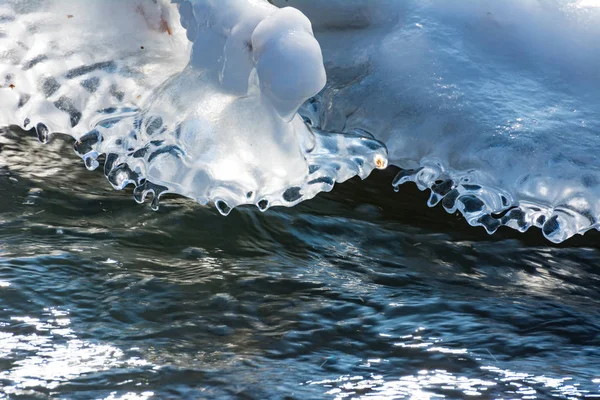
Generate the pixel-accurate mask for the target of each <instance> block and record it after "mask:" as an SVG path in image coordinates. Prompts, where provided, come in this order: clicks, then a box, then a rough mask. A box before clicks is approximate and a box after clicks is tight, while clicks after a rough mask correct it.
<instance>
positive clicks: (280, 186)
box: [0, 0, 600, 242]
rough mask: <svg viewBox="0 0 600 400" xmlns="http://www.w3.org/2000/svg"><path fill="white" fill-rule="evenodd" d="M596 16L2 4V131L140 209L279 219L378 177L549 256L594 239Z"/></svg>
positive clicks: (476, 2) (487, 3) (599, 30)
mask: <svg viewBox="0 0 600 400" xmlns="http://www.w3.org/2000/svg"><path fill="white" fill-rule="evenodd" d="M599 5H600V2H599V1H597V0H543V1H542V0H503V1H497V0H465V1H462V2H456V1H451V0H435V1H434V0H406V1H397V0H380V1H377V2H374V1H370V0H270V1H267V0H192V1H190V0H187V1H183V0H177V1H174V4H171V3H168V2H167V1H166V0H165V1H162V0H161V1H153V0H132V1H127V2H123V1H118V0H109V1H99V0H97V1H89V2H80V1H77V0H52V1H50V0H49V1H44V2H39V1H34V0H9V1H6V0H5V1H4V2H2V1H0V85H2V87H0V125H8V124H17V125H20V126H21V127H24V128H30V127H35V128H36V129H37V132H38V135H39V136H40V139H41V140H46V139H47V138H48V135H49V134H50V133H52V132H62V133H67V134H69V135H71V136H73V137H75V138H76V139H77V142H76V146H75V147H76V150H77V152H78V153H79V154H80V155H81V156H82V157H83V158H84V160H85V162H86V165H87V166H88V167H89V168H95V167H96V166H98V161H97V158H98V157H99V155H100V154H106V162H105V172H106V174H107V176H108V178H109V180H110V181H111V183H112V184H113V185H114V186H115V187H117V188H122V187H124V186H125V185H127V184H129V183H133V184H135V185H136V191H135V193H136V198H137V199H138V200H140V201H141V200H143V198H144V196H145V195H146V194H147V193H148V192H154V193H155V194H157V195H160V193H163V192H174V193H178V194H182V195H185V196H188V197H191V198H194V199H196V200H197V201H199V202H202V203H206V202H214V203H215V204H216V205H217V207H218V208H219V209H220V211H221V212H222V213H225V214H226V213H227V212H229V210H230V209H231V208H232V207H235V206H237V205H240V204H250V203H251V204H256V205H258V206H259V207H260V208H261V209H266V208H267V207H268V206H270V205H288V206H289V205H293V204H296V203H297V202H299V201H301V200H304V199H308V198H311V197H313V196H314V195H315V194H316V193H318V192H319V191H322V190H330V189H331V187H332V185H333V183H334V182H342V181H344V180H345V179H348V178H350V177H352V176H355V175H359V176H361V177H363V178H364V177H366V176H367V175H368V174H369V173H370V172H371V170H372V169H373V168H375V167H385V166H386V165H387V162H388V161H389V162H390V163H391V164H394V165H396V166H399V167H400V168H402V170H401V172H400V174H399V175H398V177H397V178H396V180H395V181H394V183H393V184H394V186H395V187H396V188H397V187H398V186H399V185H400V184H401V183H404V182H407V181H413V182H416V183H417V185H418V186H419V187H420V188H421V189H423V190H425V189H429V190H431V198H430V201H429V204H430V205H431V206H433V205H435V204H438V203H441V204H442V205H443V207H444V208H446V209H447V210H448V211H449V212H456V211H459V212H461V213H462V214H463V215H464V216H465V218H466V219H467V220H468V222H469V223H470V224H471V225H480V226H484V227H485V228H486V229H487V230H488V232H494V231H495V230H496V229H497V228H498V227H499V226H501V225H506V226H509V227H512V228H515V229H517V230H520V231H523V230H526V229H528V228H529V227H531V226H536V227H539V228H541V229H542V232H543V234H544V235H545V236H546V237H547V238H548V239H550V240H552V241H554V242H560V241H562V240H565V239H567V238H568V237H570V236H572V235H574V234H576V233H583V232H585V231H587V230H589V229H593V228H596V229H599V228H600V223H599V222H598V218H599V217H600V160H599V158H598V153H599V151H600V141H599V134H600V116H599V112H598V110H599V109H600V90H599V89H600V42H599V41H598V40H597V38H598V37H600V7H599ZM292 7H294V8H292ZM313 35H314V36H313ZM315 38H316V40H315ZM326 79H327V80H326ZM324 85H325V87H324V88H323V86H324ZM322 88H323V89H322ZM321 89H322V90H321ZM157 197H158V196H155V198H157Z"/></svg>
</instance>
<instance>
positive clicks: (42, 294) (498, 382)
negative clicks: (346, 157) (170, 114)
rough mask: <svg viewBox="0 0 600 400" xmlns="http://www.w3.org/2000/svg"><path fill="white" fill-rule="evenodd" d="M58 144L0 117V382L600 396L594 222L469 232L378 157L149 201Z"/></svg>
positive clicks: (320, 394)
mask: <svg viewBox="0 0 600 400" xmlns="http://www.w3.org/2000/svg"><path fill="white" fill-rule="evenodd" d="M71 146H72V142H71V140H62V139H60V138H56V139H55V140H53V141H52V142H51V143H49V144H47V145H41V144H39V143H37V141H36V140H35V139H34V137H33V136H31V134H25V133H24V132H20V133H18V132H8V131H2V132H0V199H1V200H0V387H1V388H2V389H1V390H0V398H6V399H30V398H35V399H37V398H42V399H43V398H53V399H54V398H55V399H92V398H97V399H105V398H107V399H146V398H156V399H176V398H190V399H196V398H245V399H270V398H274V399H278V398H287V399H292V398H310V399H334V398H386V399H387V398H419V399H422V398H441V397H445V398H451V399H453V398H507V399H508V398H519V399H534V398H555V397H556V398H573V399H575V398H577V399H580V398H593V397H600V291H599V289H600V250H599V249H600V248H599V247H598V246H597V243H598V237H599V236H600V234H598V233H597V232H590V234H588V235H586V236H585V237H583V238H581V237H579V238H575V239H574V240H570V241H567V242H566V243H564V244H563V245H561V246H556V245H551V244H549V243H548V242H546V241H545V240H544V239H543V238H542V237H541V234H540V232H539V231H533V232H531V233H527V234H525V235H522V234H518V233H516V232H514V231H511V230H509V229H508V228H506V230H505V231H503V230H502V229H501V230H500V231H499V232H498V233H497V234H496V235H494V236H488V235H487V234H486V233H485V231H484V230H483V229H482V228H471V227H468V226H467V224H466V222H464V221H463V219H462V218H461V217H457V216H455V215H448V214H446V213H445V212H444V211H443V210H441V209H433V210H430V209H427V208H426V207H424V206H422V204H424V203H425V201H424V198H425V199H426V198H427V195H426V194H424V193H420V192H417V191H416V189H414V188H413V187H409V186H403V187H401V190H400V192H399V193H394V191H393V190H392V188H391V186H390V185H389V182H390V181H391V176H393V174H394V171H384V172H378V173H375V174H374V175H372V176H371V177H370V178H369V179H368V180H367V181H366V182H363V183H360V182H358V181H351V182H349V183H346V184H343V185H338V186H336V187H335V189H334V190H333V192H331V193H328V194H321V195H319V196H318V197H317V198H316V199H314V200H312V201H309V202H306V203H302V204H300V205H299V206H297V207H294V208H291V209H285V208H273V209H270V210H269V211H268V212H266V213H261V212H260V211H259V210H257V209H256V208H255V207H249V208H243V207H242V208H238V209H236V210H234V211H233V212H232V213H231V215H229V216H228V217H222V216H221V215H219V214H218V212H217V211H216V210H215V209H214V208H206V207H202V206H199V205H197V204H195V203H194V202H192V201H190V200H186V199H182V198H172V199H170V200H169V199H165V201H163V203H162V206H161V208H160V210H159V211H158V212H152V211H151V210H150V209H149V206H148V205H147V204H146V205H144V206H140V205H138V204H136V203H135V202H134V201H133V199H132V194H131V191H130V190H129V191H128V190H125V191H122V192H117V191H113V190H112V188H110V186H109V184H108V183H107V181H106V180H105V178H104V176H103V175H102V173H101V172H100V169H99V170H97V171H95V172H88V171H86V170H85V168H83V166H82V165H81V160H80V159H79V158H78V157H76V156H75V155H74V154H73V151H72V149H71ZM477 396H478V397H477Z"/></svg>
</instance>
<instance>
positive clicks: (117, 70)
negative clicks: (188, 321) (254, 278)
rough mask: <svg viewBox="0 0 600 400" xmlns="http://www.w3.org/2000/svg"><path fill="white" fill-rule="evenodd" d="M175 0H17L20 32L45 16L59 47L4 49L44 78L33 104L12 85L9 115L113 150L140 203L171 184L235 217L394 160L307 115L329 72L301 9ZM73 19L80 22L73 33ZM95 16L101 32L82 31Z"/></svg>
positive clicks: (91, 155)
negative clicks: (243, 207) (303, 112)
mask: <svg viewBox="0 0 600 400" xmlns="http://www.w3.org/2000/svg"><path fill="white" fill-rule="evenodd" d="M175 3H176V5H171V4H169V3H167V2H166V1H158V2H157V1H153V0H136V1H132V2H118V1H108V2H106V3H103V2H98V4H96V3H95V2H93V6H90V7H84V6H81V5H78V2H74V1H73V2H70V1H65V2H59V1H56V2H48V3H45V4H44V3H42V4H40V3H39V2H35V1H31V2H25V3H23V2H20V1H15V2H9V5H8V7H6V9H7V10H6V12H7V13H8V14H9V15H10V18H8V19H4V20H1V21H6V22H5V25H6V29H3V32H4V31H5V30H6V31H7V32H8V34H7V37H8V38H9V40H10V41H14V40H16V38H13V37H12V35H13V33H12V32H15V31H16V30H17V27H18V26H19V24H27V23H28V21H31V20H35V21H36V24H37V27H36V29H35V32H37V33H38V36H39V37H38V38H37V39H38V40H40V41H42V42H44V41H46V42H48V43H49V45H48V46H47V48H46V49H45V50H44V51H43V52H42V53H40V54H37V53H35V52H33V53H32V54H30V53H28V54H21V53H19V51H20V50H18V49H16V50H15V52H14V53H6V54H3V55H0V68H1V69H0V72H6V73H12V74H13V75H14V76H17V79H16V81H18V82H21V81H29V82H32V85H30V86H28V87H27V91H26V92H25V93H23V95H25V94H27V95H29V96H30V100H29V104H30V105H31V104H32V105H34V106H33V107H30V106H27V107H20V106H19V104H20V103H19V101H18V97H15V96H13V97H14V99H13V100H11V101H13V102H14V103H15V104H14V105H13V104H12V103H11V105H10V107H12V108H8V110H9V111H10V112H9V113H6V112H5V111H4V110H3V111H2V119H1V121H0V122H1V123H17V124H20V125H21V126H22V127H25V128H27V127H31V126H34V127H36V129H37V131H38V135H39V136H40V138H41V139H43V140H46V139H48V138H49V137H50V135H51V134H52V133H53V132H62V133H67V134H70V135H72V136H73V137H75V138H76V139H77V142H76V144H75V150H76V152H77V153H78V154H79V155H80V156H81V157H82V158H83V159H84V161H85V165H86V166H87V167H88V168H89V169H94V168H97V167H98V166H99V164H100V162H99V157H100V155H102V154H104V155H105V157H106V159H105V163H104V171H105V174H106V176H107V177H108V179H109V181H110V182H111V184H112V185H113V186H114V187H115V188H118V189H122V188H124V187H125V186H127V185H129V184H133V185H135V186H136V189H135V191H134V196H135V198H136V200H138V201H140V202H141V201H143V200H144V198H145V197H146V196H147V195H148V194H153V195H154V200H153V207H157V205H158V198H159V197H160V195H162V194H163V193H177V194H181V195H184V196H187V197H190V198H193V199H195V200H197V201H198V202H200V203H203V204H204V203H209V202H212V203H214V204H215V205H216V206H217V208H218V209H219V211H220V212H221V213H223V214H227V213H229V212H230V211H231V209H232V208H233V207H235V206H238V205H240V204H255V205H257V206H258V207H259V208H260V209H261V210H266V209H267V208H268V207H270V206H273V205H285V206H291V205H294V204H296V203H298V202H300V201H302V200H304V199H308V198H311V197H313V196H315V195H316V194H317V193H318V192H320V191H324V190H331V188H332V187H333V185H334V183H335V182H342V181H344V180H346V179H349V178H351V177H353V176H356V175H359V176H361V177H362V178H365V177H366V176H367V175H368V174H369V173H370V172H371V170H372V169H373V168H375V167H380V168H381V167H384V166H385V165H386V160H387V153H386V149H385V146H383V145H382V144H381V143H380V142H377V141H376V140H373V139H372V138H369V137H366V136H365V135H361V134H360V133H359V132H348V133H345V134H339V133H336V134H334V133H328V132H323V131H321V130H318V129H312V128H311V127H310V124H311V121H310V119H308V118H306V119H303V118H301V117H300V116H299V115H298V113H297V111H298V108H299V107H300V106H301V105H302V104H303V103H305V102H306V100H307V99H309V98H310V97H312V96H313V95H315V94H316V93H317V92H319V90H321V88H322V87H323V86H324V84H325V81H326V76H325V70H324V67H323V59H322V55H321V50H320V46H319V44H318V42H317V41H316V40H315V38H314V36H313V32H312V27H311V24H310V21H309V20H308V19H307V18H306V17H305V16H304V15H303V14H302V13H301V12H299V11H298V10H296V9H293V8H282V9H279V8H277V7H275V6H273V5H271V4H269V3H268V2H267V1H266V0H218V1H217V0H194V1H176V2H175ZM23 4H25V5H26V6H27V7H25V8H23V7H22V6H23ZM86 4H87V3H86ZM70 7H73V8H70ZM72 10H76V12H72ZM69 15H70V16H71V17H66V16H69ZM111 15H114V16H115V17H114V18H111V17H110V16H111ZM177 15H179V20H180V26H179V24H177V23H175V22H174V21H173V18H174V17H176V16H177ZM61 18H66V19H67V22H68V23H70V24H71V25H69V28H68V29H67V30H65V32H62V31H61V29H60V21H61ZM79 21H82V22H81V23H80V22H79ZM89 21H92V22H94V23H98V21H101V24H102V29H98V30H97V31H95V32H94V35H85V37H84V38H81V39H80V38H78V37H77V36H76V33H77V32H82V33H85V32H87V30H88V29H89V27H88V26H87V25H86V22H89ZM132 27H133V28H132ZM1 28H4V27H1ZM181 28H183V29H181ZM129 31H131V36H124V37H123V38H122V39H119V37H117V36H118V33H121V34H122V33H123V32H129ZM102 32H107V33H106V35H104V34H102ZM115 32H117V34H115ZM67 33H68V34H67ZM69 35H73V36H74V37H75V39H74V40H71V38H70V37H69ZM186 41H190V42H191V49H190V50H188V49H187V48H186V47H185V45H182V42H186ZM52 43H59V44H60V45H59V46H58V47H59V48H58V50H59V51H56V50H57V49H56V46H55V45H54V47H52V46H53V45H52ZM16 47H19V45H18V44H17V45H16ZM99 50H102V51H99ZM15 54H16V55H15ZM36 54H37V55H39V58H37V57H31V56H33V55H36ZM183 59H185V62H182V60H183ZM46 60H51V62H45V61H46ZM65 60H66V64H68V65H64V61H65ZM185 64H187V65H185ZM30 65H32V67H31V68H30ZM21 75H22V76H24V78H23V79H21ZM0 90H3V89H0ZM22 102H24V101H22ZM15 117H16V118H15ZM21 121H22V122H21Z"/></svg>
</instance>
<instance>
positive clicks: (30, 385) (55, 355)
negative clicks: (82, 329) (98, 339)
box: [0, 308, 153, 399]
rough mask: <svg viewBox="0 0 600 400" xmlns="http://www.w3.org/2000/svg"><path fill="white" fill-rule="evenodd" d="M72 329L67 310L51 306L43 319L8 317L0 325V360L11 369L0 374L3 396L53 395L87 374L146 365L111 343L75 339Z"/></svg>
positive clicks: (144, 396) (127, 396) (133, 396)
mask: <svg viewBox="0 0 600 400" xmlns="http://www.w3.org/2000/svg"><path fill="white" fill-rule="evenodd" d="M70 325H71V320H70V319H69V312H68V311H65V310H59V309H55V308H45V309H44V310H43V312H42V317H41V318H33V317H28V316H25V317H11V318H10V322H8V323H3V324H2V331H1V332H0V360H2V361H3V363H9V365H10V367H9V368H8V369H5V370H3V371H1V372H0V382H2V384H3V388H2V389H3V394H4V396H9V398H10V395H16V396H32V395H35V394H36V393H37V394H40V393H47V394H52V392H53V391H54V390H56V389H57V388H58V387H59V386H60V385H61V384H64V383H65V382H68V381H71V380H73V379H77V378H80V377H82V376H85V375H86V374H89V373H98V372H102V371H109V370H112V369H116V368H134V367H144V366H148V365H150V364H149V363H148V362H147V361H145V360H143V359H140V358H139V357H126V356H125V354H124V353H123V351H122V350H120V349H118V348H116V347H114V346H112V345H107V344H99V343H92V342H90V341H86V340H81V339H78V338H77V336H76V334H75V332H74V331H73V330H72V329H71V327H70ZM24 332H28V333H24ZM123 383H126V382H123ZM115 393H116V392H115ZM152 394H153V393H152V392H149V391H148V392H143V393H138V394H136V393H128V394H124V395H123V396H119V397H115V394H114V393H113V394H111V395H109V397H107V398H111V399H117V398H119V399H147V398H149V397H151V396H152ZM0 398H2V394H0Z"/></svg>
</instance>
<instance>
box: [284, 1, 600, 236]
mask: <svg viewBox="0 0 600 400" xmlns="http://www.w3.org/2000/svg"><path fill="white" fill-rule="evenodd" d="M274 3H275V4H278V5H284V4H285V5H290V6H294V7H298V8H299V9H300V10H301V11H303V12H304V13H305V14H306V15H307V16H308V17H309V18H310V19H311V21H312V22H313V27H314V29H315V36H316V38H317V39H318V40H319V42H320V44H321V47H322V49H323V54H324V58H325V66H326V69H327V74H328V83H327V87H326V88H325V90H324V91H323V92H322V93H321V94H320V95H319V96H318V98H317V100H318V101H315V102H313V104H318V105H319V107H317V108H318V110H316V111H314V112H312V115H314V117H313V119H314V124H315V126H318V127H320V128H321V129H325V130H327V131H341V132H344V131H353V130H362V131H365V132H369V133H370V134H372V135H373V136H374V137H375V138H377V139H379V140H381V141H382V142H384V143H385V144H386V146H387V149H388V152H389V161H390V163H391V164H394V165H397V166H399V167H401V168H402V169H403V170H402V172H401V173H400V174H399V175H398V177H397V178H396V180H395V182H394V185H395V186H396V187H398V185H400V184H401V183H404V182H407V181H414V182H416V183H417V185H418V186H419V187H420V188H421V189H423V190H424V189H430V190H431V198H430V201H429V204H430V205H432V206H433V205H435V204H438V203H442V205H443V207H444V208H446V209H447V210H448V211H449V212H456V211H459V212H461V213H462V214H463V215H464V216H465V217H466V219H467V220H468V222H469V223H470V224H471V225H481V226H484V227H485V228H486V229H487V230H488V231H489V232H494V231H495V230H496V229H497V228H498V227H499V226H501V225H507V226H510V227H512V228H515V229H517V230H520V231H524V230H526V229H528V228H529V227H531V226H537V227H539V228H541V229H542V231H543V234H544V235H545V236H546V237H547V238H548V239H550V240H552V241H554V242H560V241H563V240H565V239H567V238H568V237H570V236H572V235H574V234H576V233H583V232H585V231H587V230H589V229H592V228H596V229H598V228H600V223H599V222H598V218H599V217H600V159H599V156H598V154H600V41H598V38H600V8H599V6H600V1H597V0H586V1H581V0H502V1H497V0H465V1H453V0H406V1H393V0H382V1H378V2H370V1H368V0H337V1H336V0H328V1H326V2H324V1H321V0H275V1H274Z"/></svg>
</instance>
